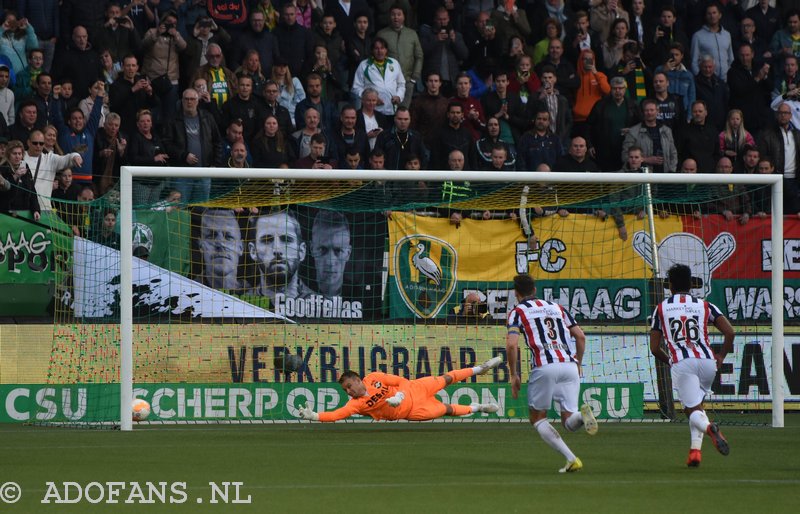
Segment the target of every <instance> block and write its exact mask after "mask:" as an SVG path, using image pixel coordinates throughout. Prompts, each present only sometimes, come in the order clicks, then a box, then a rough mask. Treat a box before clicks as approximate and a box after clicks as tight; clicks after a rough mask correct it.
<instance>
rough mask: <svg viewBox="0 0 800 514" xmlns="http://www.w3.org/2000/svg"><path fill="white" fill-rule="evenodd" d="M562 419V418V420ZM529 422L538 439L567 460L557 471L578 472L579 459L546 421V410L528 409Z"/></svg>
mask: <svg viewBox="0 0 800 514" xmlns="http://www.w3.org/2000/svg"><path fill="white" fill-rule="evenodd" d="M562 419H563V418H562ZM530 420H531V425H533V427H534V428H535V429H536V431H537V432H539V437H541V438H542V440H544V442H545V443H547V445H548V446H550V448H552V449H554V450H555V451H557V452H558V453H560V454H561V455H563V456H564V458H566V459H567V464H566V465H565V466H564V467H563V468H561V469H559V470H558V472H559V473H573V472H575V471H580V470H581V468H583V463H582V462H581V459H579V458H578V457H577V456H576V455H575V454H574V453H572V450H570V449H569V446H567V443H565V442H564V440H563V439H562V438H561V435H560V434H559V433H558V431H557V430H556V429H555V427H553V425H551V424H550V422H549V421H547V411H546V410H537V409H533V408H531V409H530Z"/></svg>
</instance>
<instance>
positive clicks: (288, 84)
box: [272, 57, 306, 127]
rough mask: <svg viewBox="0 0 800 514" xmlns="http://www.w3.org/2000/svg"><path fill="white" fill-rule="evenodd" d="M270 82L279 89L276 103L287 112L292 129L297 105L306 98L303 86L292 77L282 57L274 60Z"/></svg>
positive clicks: (286, 62) (298, 80)
mask: <svg viewBox="0 0 800 514" xmlns="http://www.w3.org/2000/svg"><path fill="white" fill-rule="evenodd" d="M272 81H273V82H274V83H275V84H277V85H278V88H279V89H280V95H279V96H278V102H279V103H280V104H281V105H282V106H283V107H285V108H286V110H287V111H289V116H290V117H291V121H292V127H294V123H295V113H296V112H297V104H299V103H300V102H301V101H303V100H304V99H305V97H306V92H305V90H304V89H303V84H302V83H301V82H300V79H299V78H297V77H295V76H293V74H292V72H291V71H290V68H289V63H288V61H286V59H284V58H283V57H278V58H277V59H275V63H274V64H273V65H272Z"/></svg>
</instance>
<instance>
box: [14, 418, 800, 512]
mask: <svg viewBox="0 0 800 514" xmlns="http://www.w3.org/2000/svg"><path fill="white" fill-rule="evenodd" d="M786 425H787V427H786V428H783V429H773V428H767V427H741V426H731V427H724V428H723V431H724V433H725V435H726V436H727V437H728V440H729V441H730V443H731V454H730V456H728V457H723V456H721V455H719V454H718V453H717V452H716V451H715V450H714V448H713V446H712V445H711V443H710V441H709V440H708V439H706V441H705V443H704V451H703V463H702V466H701V467H700V468H698V469H687V467H686V465H685V459H686V455H687V453H688V445H689V430H688V427H687V426H686V424H685V423H641V424H639V423H631V424H609V423H604V424H601V425H600V432H599V433H598V435H597V436H595V437H589V436H588V435H586V434H585V433H575V434H566V435H565V436H564V437H565V440H566V441H567V444H568V445H570V447H571V448H572V449H573V451H575V453H576V454H577V455H578V456H580V457H581V459H582V460H583V463H584V469H583V470H582V471H581V472H579V473H575V474H569V475H560V474H558V473H557V469H558V468H559V467H561V466H562V465H563V461H562V458H561V456H560V455H558V454H556V453H555V452H554V451H553V450H551V449H550V448H549V447H547V446H546V445H545V444H544V443H543V442H542V441H541V440H540V439H539V437H538V435H537V434H536V433H535V432H534V430H533V429H532V427H531V426H530V425H529V424H524V423H502V424H498V423H372V424H364V423H346V424H335V425H322V424H318V423H316V424H308V423H303V424H300V423H297V424H285V425H249V426H220V425H217V426H210V425H209V426H177V427H175V426H173V427H166V426H161V427H148V428H138V429H137V430H135V431H134V432H132V433H120V432H117V431H110V430H80V429H63V428H41V427H22V426H10V425H3V426H0V448H2V450H1V451H0V462H1V463H2V464H0V484H3V483H5V482H15V483H17V484H19V486H20V488H21V489H22V496H21V499H20V500H19V501H18V502H17V503H15V504H12V505H6V504H2V503H0V513H37V514H38V513H48V512H53V513H56V512H57V513H72V512H76V513H94V512H97V513H106V512H107V513H127V512H131V513H132V512H136V513H167V512H168V513H184V512H186V513H189V512H191V513H195V514H201V513H206V512H208V513H234V514H236V513H250V512H259V513H275V512H278V513H281V512H297V513H308V512H325V513H335V512H353V513H357V512H411V513H415V514H424V513H428V512H431V513H434V512H435V513H441V512H459V513H463V512H545V511H549V512H583V513H602V512H614V513H627V512H647V513H648V514H650V513H654V512H673V513H674V512H705V513H714V512H725V513H736V512H748V513H753V512H766V513H773V512H797V509H798V504H799V502H800V414H790V413H787V415H786ZM559 430H560V432H561V433H562V434H563V433H564V431H563V430H562V429H560V428H559ZM65 481H71V482H78V483H80V484H83V485H84V486H86V484H88V483H90V482H93V481H97V482H108V481H121V482H131V481H136V482H139V483H140V484H144V483H145V482H147V481H150V482H159V481H166V482H185V483H186V487H185V490H184V492H185V495H186V496H185V502H184V503H179V504H169V503H167V504H160V503H156V504H145V505H141V504H140V505H126V504H124V503H118V504H108V503H98V504H91V503H88V502H87V501H86V499H84V500H83V501H81V502H80V503H77V504H67V505H64V504H54V503H50V504H43V503H41V501H42V499H43V498H44V497H45V495H46V493H47V490H48V486H47V482H57V483H62V482H65ZM225 481H229V482H242V483H243V485H242V486H241V487H240V489H239V499H240V500H241V499H247V497H248V496H249V498H250V503H239V504H233V503H228V504H224V503H216V504H211V503H209V502H210V499H211V491H210V486H208V482H216V483H218V484H222V482H225ZM181 487H182V486H181ZM220 487H221V485H220ZM129 492H130V489H129V488H128V489H126V490H124V491H122V493H121V495H120V497H119V498H120V499H121V500H124V499H125V498H127V496H128V493H129ZM234 492H235V491H234V490H233V488H231V489H229V496H228V498H229V501H232V500H233V499H234V494H233V493H234ZM0 493H2V491H0ZM60 494H62V495H63V486H61V493H60ZM98 494H99V493H98V490H97V489H95V490H93V491H92V495H93V497H94V498H95V499H96V498H97V497H98ZM170 496H171V495H170V491H169V489H168V490H167V500H169V497H170ZM53 498H55V497H53ZM180 498H182V496H179V497H178V499H180ZM217 498H218V499H219V498H220V497H219V496H218V497H217ZM198 499H200V500H201V501H202V503H199V502H198Z"/></svg>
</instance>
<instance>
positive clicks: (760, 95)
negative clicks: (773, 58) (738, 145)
mask: <svg viewBox="0 0 800 514" xmlns="http://www.w3.org/2000/svg"><path fill="white" fill-rule="evenodd" d="M769 70H770V65H769V64H767V63H764V64H762V65H761V67H760V68H756V64H755V62H754V54H753V47H752V46H751V45H750V44H749V43H743V44H742V45H741V46H740V47H739V51H738V58H737V59H736V60H735V61H734V62H733V64H732V65H731V69H730V70H729V71H728V87H729V88H730V103H729V107H731V108H733V109H739V110H741V111H742V116H743V117H744V119H746V120H747V126H748V127H749V128H750V130H751V131H752V132H753V134H756V135H758V133H759V132H761V129H762V128H763V127H764V126H765V125H766V124H767V119H768V116H767V113H768V112H769V109H768V106H769V95H770V89H771V87H770V81H769V80H768V78H769Z"/></svg>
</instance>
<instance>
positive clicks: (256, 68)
mask: <svg viewBox="0 0 800 514" xmlns="http://www.w3.org/2000/svg"><path fill="white" fill-rule="evenodd" d="M234 75H235V76H237V77H238V76H243V75H246V76H248V77H250V79H251V80H252V81H253V95H254V96H255V97H257V98H263V97H264V85H266V83H267V77H266V75H264V72H263V71H262V69H261V59H260V58H259V55H258V50H248V51H247V53H246V54H245V56H244V59H242V64H241V66H239V67H238V68H237V69H236V71H235V72H234Z"/></svg>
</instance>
